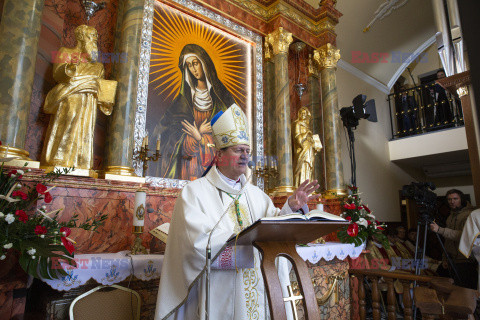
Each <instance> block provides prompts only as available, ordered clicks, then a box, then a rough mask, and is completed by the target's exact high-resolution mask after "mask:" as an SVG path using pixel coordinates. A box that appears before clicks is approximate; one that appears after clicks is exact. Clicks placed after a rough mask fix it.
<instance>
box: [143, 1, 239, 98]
mask: <svg viewBox="0 0 480 320" xmlns="http://www.w3.org/2000/svg"><path fill="white" fill-rule="evenodd" d="M229 37H231V36H230V35H228V34H227V33H225V32H223V31H221V30H219V29H216V28H214V27H211V26H207V25H206V24H205V23H204V22H202V21H200V20H196V19H194V18H189V17H187V16H186V15H184V14H183V13H181V12H179V11H177V10H174V9H172V8H169V7H165V6H164V5H158V6H156V8H155V15H154V21H153V30H152V51H151V57H150V83H151V84H152V86H153V88H154V91H155V93H156V94H157V95H163V96H164V97H165V99H172V100H173V99H174V98H175V97H177V96H178V94H179V93H180V87H181V82H182V74H181V72H180V69H179V68H178V59H179V57H180V53H181V51H182V49H183V47H184V46H186V45H187V44H197V45H199V46H201V47H202V48H203V49H204V50H205V51H206V52H207V53H208V55H209V56H210V58H211V59H212V61H213V63H214V64H215V69H216V70H217V75H218V78H219V79H220V81H222V83H223V84H224V85H225V87H226V88H227V89H228V91H230V93H231V94H232V95H233V97H234V99H235V101H236V102H237V103H239V101H244V100H245V98H246V94H245V92H246V90H245V77H246V71H245V61H244V59H243V54H242V52H241V51H242V50H241V46H240V45H239V44H237V43H235V41H232V40H230V39H229Z"/></svg>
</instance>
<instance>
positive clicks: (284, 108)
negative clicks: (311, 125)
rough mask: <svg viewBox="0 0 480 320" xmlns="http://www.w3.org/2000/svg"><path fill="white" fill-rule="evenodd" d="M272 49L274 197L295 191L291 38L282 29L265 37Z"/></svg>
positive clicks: (290, 35)
mask: <svg viewBox="0 0 480 320" xmlns="http://www.w3.org/2000/svg"><path fill="white" fill-rule="evenodd" d="M266 41H267V43H268V44H269V45H271V46H272V48H273V55H274V63H275V117H276V118H275V122H276V129H277V139H276V140H277V141H276V152H277V154H276V155H277V159H278V178H277V186H276V187H275V190H274V193H275V194H276V195H284V194H288V193H290V192H293V191H294V187H293V185H294V182H293V168H292V163H293V152H292V129H291V119H290V90H289V88H290V86H289V80H288V47H289V46H290V44H291V43H292V41H293V38H292V34H291V33H290V32H287V31H285V30H284V29H283V28H282V27H280V28H278V29H277V30H275V31H274V32H272V33H270V34H268V35H267V38H266Z"/></svg>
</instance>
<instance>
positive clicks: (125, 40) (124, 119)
mask: <svg viewBox="0 0 480 320" xmlns="http://www.w3.org/2000/svg"><path fill="white" fill-rule="evenodd" d="M120 6H123V8H121V9H120V10H119V16H118V19H120V23H119V24H117V38H116V39H115V41H116V43H117V44H116V45H115V47H116V50H117V51H118V52H120V53H126V54H127V61H126V63H118V64H117V65H116V66H115V68H114V77H115V80H116V81H118V87H117V96H116V104H115V107H114V110H113V113H112V116H111V117H110V123H109V127H108V136H107V149H106V153H105V162H106V166H105V168H104V170H105V175H106V176H108V175H110V174H112V175H122V176H134V175H135V174H134V170H133V157H132V156H133V149H134V139H133V138H134V132H135V112H136V107H137V87H138V74H139V61H140V46H141V36H142V23H143V12H144V1H143V0H123V1H122V2H121V3H120ZM118 28H120V30H118Z"/></svg>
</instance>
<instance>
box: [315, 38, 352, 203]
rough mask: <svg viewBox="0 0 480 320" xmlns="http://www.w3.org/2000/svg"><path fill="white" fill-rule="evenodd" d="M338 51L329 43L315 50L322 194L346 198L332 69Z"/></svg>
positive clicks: (335, 88) (338, 117) (335, 83)
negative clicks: (319, 95) (321, 140)
mask: <svg viewBox="0 0 480 320" xmlns="http://www.w3.org/2000/svg"><path fill="white" fill-rule="evenodd" d="M339 52H340V50H338V49H337V48H335V47H334V46H332V45H331V44H330V43H328V44H326V45H324V46H322V47H320V48H319V49H317V50H315V51H314V59H315V62H316V63H317V64H318V66H319V67H320V69H321V71H320V78H321V82H322V108H323V111H322V112H323V128H324V129H323V131H324V150H325V189H326V190H325V195H326V197H330V196H333V197H336V196H342V195H345V193H346V192H345V183H344V181H343V165H342V144H341V138H340V130H342V126H341V124H340V113H339V112H340V111H339V108H338V96H337V79H336V75H335V70H336V67H337V62H338V60H339V59H340V53H339Z"/></svg>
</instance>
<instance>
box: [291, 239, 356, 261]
mask: <svg viewBox="0 0 480 320" xmlns="http://www.w3.org/2000/svg"><path fill="white" fill-rule="evenodd" d="M364 249H365V243H363V244H362V245H360V246H358V247H355V245H354V244H351V243H340V242H327V243H325V244H319V243H316V244H308V245H306V246H297V253H298V255H299V256H300V257H301V258H302V259H303V260H305V261H310V262H311V263H313V264H315V263H317V262H318V261H320V259H322V258H323V259H325V260H326V261H330V260H332V259H334V258H337V259H339V260H343V259H345V258H347V257H350V258H352V259H356V258H358V256H359V255H360V254H361V253H362V251H363V250H364Z"/></svg>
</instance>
